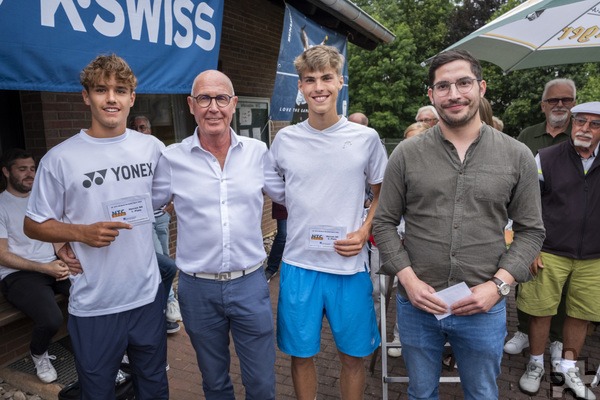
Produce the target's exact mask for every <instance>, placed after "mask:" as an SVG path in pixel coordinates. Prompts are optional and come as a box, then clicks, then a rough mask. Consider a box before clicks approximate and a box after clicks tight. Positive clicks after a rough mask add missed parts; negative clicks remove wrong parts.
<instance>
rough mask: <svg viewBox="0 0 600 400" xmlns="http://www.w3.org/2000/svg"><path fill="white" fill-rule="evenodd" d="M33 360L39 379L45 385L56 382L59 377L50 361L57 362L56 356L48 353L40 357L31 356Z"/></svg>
mask: <svg viewBox="0 0 600 400" xmlns="http://www.w3.org/2000/svg"><path fill="white" fill-rule="evenodd" d="M31 359H32V360H33V363H34V364H35V370H36V372H37V376H38V378H40V380H41V381H42V382H44V383H50V382H54V381H55V380H56V378H58V375H57V374H56V370H55V369H54V367H53V366H52V363H51V362H50V360H56V356H50V355H48V352H45V353H44V354H42V355H40V356H36V355H33V354H32V355H31Z"/></svg>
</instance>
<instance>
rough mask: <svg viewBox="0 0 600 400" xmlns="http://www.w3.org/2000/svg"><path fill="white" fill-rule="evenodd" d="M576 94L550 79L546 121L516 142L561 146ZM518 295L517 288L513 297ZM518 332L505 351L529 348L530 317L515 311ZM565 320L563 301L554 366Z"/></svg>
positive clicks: (554, 335)
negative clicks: (558, 144) (559, 144)
mask: <svg viewBox="0 0 600 400" xmlns="http://www.w3.org/2000/svg"><path fill="white" fill-rule="evenodd" d="M576 94H577V90H576V88H575V83H574V82H573V81H572V80H571V79H564V78H559V79H553V80H551V81H549V82H548V83H546V86H545V87H544V92H543V93H542V102H541V108H542V112H543V113H544V115H545V116H546V120H545V121H544V122H541V123H539V124H536V125H532V126H530V127H527V128H525V129H523V130H522V131H521V133H520V134H519V136H518V137H517V140H519V141H520V142H523V143H525V145H527V147H529V149H530V150H531V152H532V153H533V155H536V154H537V152H538V150H539V149H543V148H544V147H549V146H552V145H554V144H557V143H560V142H563V141H565V140H567V139H568V138H569V137H570V136H571V111H570V110H571V108H572V107H573V106H574V105H575V104H576V102H577V101H576ZM517 295H518V287H517V289H516V291H515V296H517ZM517 317H518V324H517V332H515V335H514V336H513V337H512V338H511V339H510V340H509V341H508V342H506V345H505V346H504V351H505V352H506V353H508V354H519V353H521V352H522V351H523V349H524V348H527V347H529V336H528V335H529V315H528V314H526V313H525V312H523V311H521V310H519V309H517ZM564 320H565V303H564V298H563V300H562V301H561V303H560V305H559V307H558V312H557V314H556V315H555V316H554V317H553V318H552V326H551V328H550V342H551V344H550V353H551V360H552V363H553V365H554V364H555V363H557V362H559V361H560V358H561V357H562V329H563V323H564Z"/></svg>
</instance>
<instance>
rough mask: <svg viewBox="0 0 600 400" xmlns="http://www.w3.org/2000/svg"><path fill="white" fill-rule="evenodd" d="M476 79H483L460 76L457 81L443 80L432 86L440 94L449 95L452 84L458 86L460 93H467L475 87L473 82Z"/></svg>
mask: <svg viewBox="0 0 600 400" xmlns="http://www.w3.org/2000/svg"><path fill="white" fill-rule="evenodd" d="M475 81H477V82H481V79H477V78H460V79H459V80H457V81H456V82H448V81H441V82H438V83H436V84H435V85H433V86H431V88H432V89H433V93H435V94H436V95H438V96H447V95H448V94H449V93H450V88H451V87H452V85H454V86H455V87H456V90H458V92H459V93H461V94H467V93H469V92H470V91H471V89H473V83H474V82H475Z"/></svg>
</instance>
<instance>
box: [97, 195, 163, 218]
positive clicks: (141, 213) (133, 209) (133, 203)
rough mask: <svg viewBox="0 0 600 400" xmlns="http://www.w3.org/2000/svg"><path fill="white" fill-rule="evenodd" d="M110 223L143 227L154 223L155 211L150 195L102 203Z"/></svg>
mask: <svg viewBox="0 0 600 400" xmlns="http://www.w3.org/2000/svg"><path fill="white" fill-rule="evenodd" d="M102 206H103V207H104V213H105V215H106V217H107V218H108V220H109V221H114V222H125V223H128V224H131V225H141V224H146V223H149V222H154V211H153V210H152V200H151V199H150V195H149V194H144V195H140V196H130V197H122V198H120V199H116V200H111V201H105V202H103V203H102Z"/></svg>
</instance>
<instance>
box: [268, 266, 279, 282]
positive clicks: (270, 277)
mask: <svg viewBox="0 0 600 400" xmlns="http://www.w3.org/2000/svg"><path fill="white" fill-rule="evenodd" d="M275 275H277V271H271V270H270V269H265V278H267V282H271V279H273V277H274V276H275Z"/></svg>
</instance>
